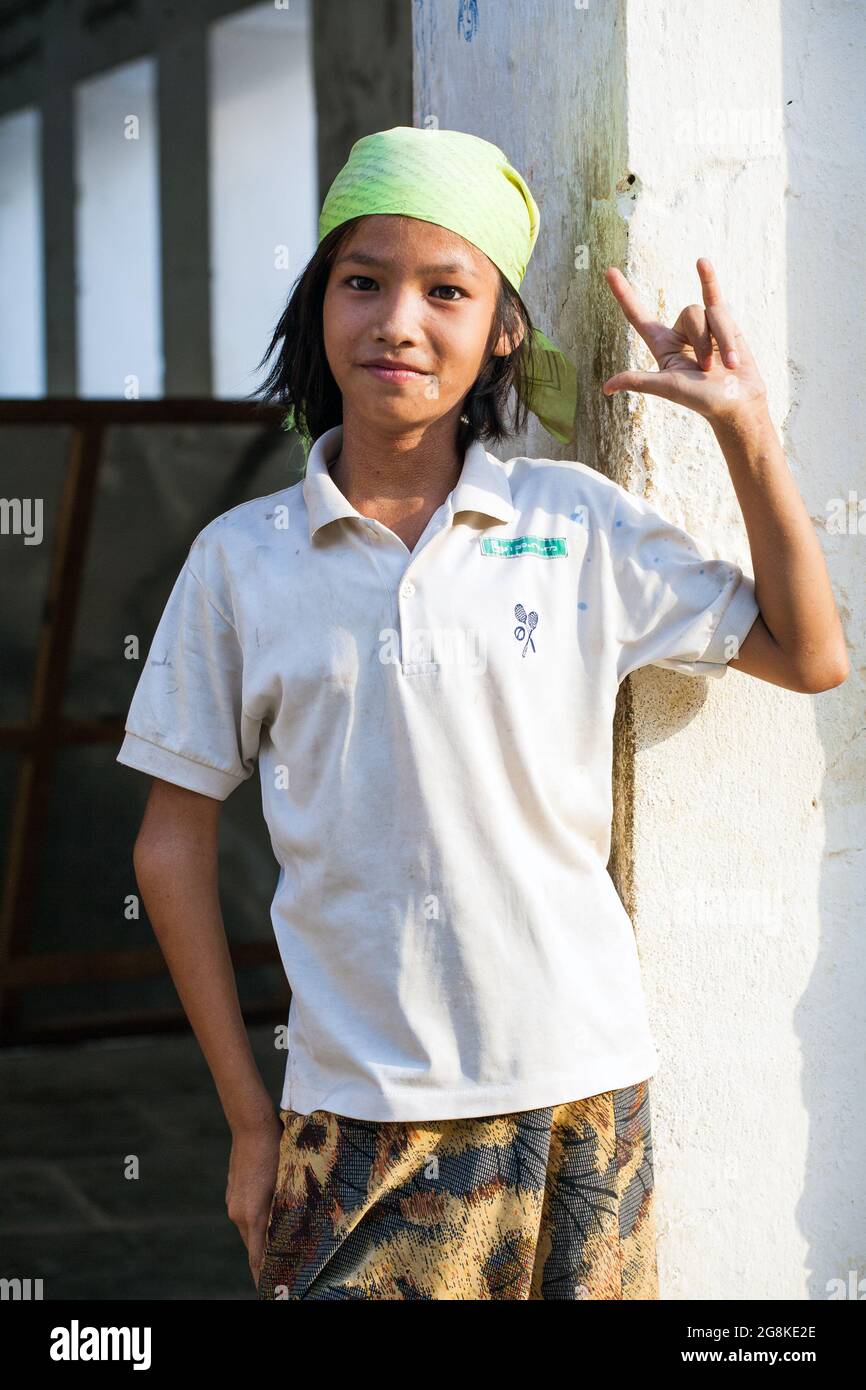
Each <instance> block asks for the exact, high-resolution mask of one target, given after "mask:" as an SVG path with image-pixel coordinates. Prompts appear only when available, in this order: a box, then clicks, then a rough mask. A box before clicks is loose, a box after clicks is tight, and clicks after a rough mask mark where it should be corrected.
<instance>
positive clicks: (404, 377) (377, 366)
mask: <svg viewBox="0 0 866 1390" xmlns="http://www.w3.org/2000/svg"><path fill="white" fill-rule="evenodd" d="M360 365H361V366H362V367H363V368H364V371H365V372H369V373H370V374H371V376H377V377H378V378H379V380H380V381H393V382H395V383H398V382H402V381H419V380H420V379H421V378H422V377H425V376H429V372H420V371H417V370H416V369H415V368H414V367H386V366H384V365H383V364H381V363H379V362H362V363H361V364H360Z"/></svg>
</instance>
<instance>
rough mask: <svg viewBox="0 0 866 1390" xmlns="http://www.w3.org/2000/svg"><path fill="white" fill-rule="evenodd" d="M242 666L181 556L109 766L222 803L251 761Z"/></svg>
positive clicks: (230, 630) (227, 629) (251, 725)
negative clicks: (118, 765)
mask: <svg viewBox="0 0 866 1390" xmlns="http://www.w3.org/2000/svg"><path fill="white" fill-rule="evenodd" d="M243 665H244V663H243V651H242V648H241V643H240V641H239V638H238V634H237V632H236V630H235V627H234V625H233V623H232V621H231V619H230V618H229V617H228V616H227V615H226V614H225V613H224V612H223V611H222V610H221V609H220V608H218V607H217V606H216V604H215V603H214V601H213V600H212V599H211V597H210V596H209V594H208V592H207V590H206V589H205V587H204V585H203V583H202V581H201V580H200V579H199V578H198V576H197V575H196V574H195V573H194V571H193V569H192V566H191V563H190V558H189V556H188V557H187V559H186V561H185V562H184V565H183V568H182V569H181V571H180V574H179V575H178V577H177V579H176V580H175V583H174V587H173V588H172V591H171V594H170V595H169V599H168V602H167V604H166V606H165V609H164V611H163V614H162V617H161V618H160V621H159V625H158V627H157V629H156V633H155V634H154V638H153V642H152V643H151V647H150V651H149V652H148V655H147V660H146V662H145V665H144V669H143V670H142V672H141V675H140V676H139V680H138V684H137V686H136V688H135V692H134V694H133V697H132V703H131V704H130V707H129V713H128V715H127V719H126V725H125V737H124V739H123V742H122V744H121V747H120V751H119V753H118V754H117V762H119V763H124V764H125V765H126V766H127V767H133V768H136V769H138V770H139V771H140V772H146V773H149V774H150V776H152V777H160V778H162V779H163V780H165V781H166V782H174V783H176V784H177V785H178V786H181V787H188V788H189V789H190V791H196V792H202V793H203V794H204V795H205V796H212V797H215V798H216V799H217V800H218V801H224V800H225V799H226V797H227V796H229V795H230V794H231V793H232V792H233V791H234V789H235V788H236V787H237V786H239V785H240V783H241V782H243V781H245V780H246V779H247V778H248V777H249V776H250V775H251V774H252V772H253V771H254V769H255V765H256V760H257V758H258V748H259V738H260V734H261V724H260V721H257V720H253V719H250V718H249V717H248V716H247V715H246V714H245V712H244V708H243Z"/></svg>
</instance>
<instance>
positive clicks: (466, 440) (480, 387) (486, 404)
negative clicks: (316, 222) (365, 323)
mask: <svg viewBox="0 0 866 1390" xmlns="http://www.w3.org/2000/svg"><path fill="white" fill-rule="evenodd" d="M359 221H360V218H357V217H355V218H352V219H351V220H350V221H348V222H344V223H342V224H341V225H340V226H339V227H335V228H334V229H333V231H331V232H330V233H329V234H328V235H327V236H326V237H324V238H323V240H322V242H321V243H320V245H319V246H318V247H317V249H316V251H315V253H314V255H313V256H312V257H311V258H310V260H309V261H308V262H307V265H306V266H305V267H304V269H303V271H302V272H301V274H300V275H299V276H298V278H297V280H296V281H295V283H294V285H293V286H292V290H291V293H290V295H289V299H288V302H287V304H286V307H285V309H284V310H283V312H282V314H281V315H280V317H279V320H278V321H277V325H276V327H275V329H274V332H273V335H272V337H271V341H270V343H269V344H268V347H267V350H266V352H265V354H264V356H263V357H262V358H261V360H260V361H259V362H258V363H257V364H256V370H257V371H260V370H261V369H262V368H263V367H264V365H265V363H266V362H267V361H268V359H269V358H270V357H271V356H272V355H273V353H274V351H275V349H276V348H277V346H278V344H281V346H280V349H279V352H278V354H277V356H276V358H275V360H274V363H273V365H272V366H271V369H270V371H269V372H268V375H267V377H266V378H265V380H264V382H263V383H262V385H261V387H259V388H258V389H257V390H256V391H254V392H251V393H250V394H251V395H255V396H258V395H259V392H262V393H263V394H262V395H261V399H262V400H263V401H264V402H265V403H268V402H275V403H277V404H281V405H285V406H286V408H287V410H288V409H291V410H292V411H293V412H294V421H295V424H296V425H298V426H300V427H303V428H304V429H306V431H307V433H308V434H309V435H310V436H311V438H312V439H318V437H319V436H320V435H321V434H324V432H325V430H328V429H331V428H332V427H333V426H334V425H340V424H342V422H343V398H342V394H341V392H340V388H339V387H338V385H337V383H336V381H335V380H334V377H333V374H332V372H331V369H330V367H329V366H328V359H327V356H326V355H325V341H324V329H323V324H322V311H323V305H324V299H325V289H326V287H327V284H328V277H329V275H330V271H331V266H332V264H333V262H334V259H335V257H336V255H337V252H338V251H339V249H340V246H341V245H342V243H343V241H344V240H345V239H346V238H347V237H348V236H349V234H350V232H351V231H352V229H353V228H354V227H355V226H356V225H357V223H358V222H359ZM521 327H522V329H523V336H522V338H521V341H520V342H519V344H518V346H517V347H516V348H515V349H514V351H513V352H511V353H509V354H508V355H507V356H504V357H501V356H493V347H494V346H495V344H496V343H497V341H498V339H499V337H500V334H501V333H502V332H503V331H504V332H505V333H507V334H508V335H509V337H510V338H511V340H512V341H514V339H515V338H516V337H517V336H518V334H519V331H520V329H521ZM531 337H532V320H531V319H530V317H529V311H528V310H527V308H526V305H525V304H524V303H523V300H522V299H521V298H520V295H519V294H518V293H517V291H516V290H515V289H514V287H513V286H512V285H511V284H510V283H509V282H508V280H506V278H505V276H504V275H503V274H502V272H501V271H499V294H498V296H497V301H496V307H495V309H494V313H493V322H492V324H491V329H490V337H489V339H488V345H487V352H488V357H487V360H486V361H485V363H484V366H483V367H482V369H481V371H480V372H479V374H478V376H477V378H476V380H475V382H474V383H473V385H472V387H471V389H470V390H469V392H468V393H467V395H466V397H465V399H464V401H463V409H462V414H461V418H460V422H459V425H458V436H457V447H458V448H459V449H460V451H461V452H463V451H465V449H466V448H467V447H468V445H469V444H470V443H471V442H472V441H473V440H475V439H481V440H491V441H499V440H503V439H507V438H508V437H509V435H510V434H512V433H518V432H519V431H521V430H522V429H523V428H524V426H525V425H526V420H527V416H528V413H529V412H528V407H527V405H526V402H525V400H523V399H521V396H520V395H519V394H518V387H519V388H520V390H521V391H522V392H525V391H526V389H527V387H528V381H529V370H530V352H529V345H530V341H531ZM512 388H514V392H515V401H514V405H513V407H512V425H511V428H509V426H508V423H507V413H506V411H507V402H508V396H509V392H510V391H511V389H512Z"/></svg>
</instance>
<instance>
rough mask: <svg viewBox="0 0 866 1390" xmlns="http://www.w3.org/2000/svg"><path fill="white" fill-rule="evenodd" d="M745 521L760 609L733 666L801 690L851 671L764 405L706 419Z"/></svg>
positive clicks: (814, 543)
mask: <svg viewBox="0 0 866 1390" xmlns="http://www.w3.org/2000/svg"><path fill="white" fill-rule="evenodd" d="M710 423H711V425H712V428H713V432H714V434H715V436H716V439H717V440H718V442H719V447H720V448H721V450H722V453H723V454H724V456H725V461H726V463H727V465H728V468H729V470H730V474H731V481H732V482H733V485H734V490H735V491H736V494H737V500H738V501H739V503H740V508H741V510H742V513H743V519H744V521H745V523H746V531H747V533H748V537H749V547H750V550H751V555H752V565H753V568H754V573H755V598H756V599H757V601H758V606H759V607H760V610H761V612H760V615H759V617H758V618H756V620H755V622H754V624H753V626H752V628H751V629H750V631H749V634H748V636H747V637H746V638H745V640H744V641H743V643H742V644H741V646H740V649H739V652H738V653H737V656H736V657H732V658H731V660H730V663H729V664H730V666H731V667H733V668H734V669H735V670H737V669H738V670H740V671H744V672H745V673H746V674H747V675H751V676H757V677H758V678H759V679H760V680H765V681H769V682H771V684H773V685H781V686H785V687H786V688H787V689H788V690H796V691H799V692H801V693H803V694H816V693H817V692H818V691H821V690H830V689H831V688H832V687H833V686H837V685H841V684H842V682H843V681H844V680H845V678H846V676H847V675H848V671H849V666H850V663H849V660H848V652H847V649H846V644H845V634H844V631H843V628H842V623H841V620H840V618H839V613H838V610H837V608H836V601H835V599H834V597H833V590H832V587H831V584H830V576H829V574H828V573H827V565H826V563H825V560H824V554H823V551H822V549H821V543H820V541H819V540H818V537H817V535H816V533H815V528H814V526H813V524H812V521H811V518H810V516H809V513H808V511H807V510H806V506H805V504H804V502H803V499H802V497H801V496H800V493H799V491H798V489H797V484H796V483H795V481H794V478H793V475H792V473H791V470H790V468H789V467H788V463H787V460H786V458H785V455H784V452H783V450H782V446H781V444H780V442H779V439H778V437H777V435H776V432H775V430H774V428H773V424H772V421H771V419H770V416H769V413H768V412H767V410H766V408H765V406H763V405H762V406H761V407H760V408H758V409H757V410H755V411H753V412H744V413H743V414H742V415H740V416H737V417H736V418H735V419H733V420H727V421H724V422H720V421H711V422H710Z"/></svg>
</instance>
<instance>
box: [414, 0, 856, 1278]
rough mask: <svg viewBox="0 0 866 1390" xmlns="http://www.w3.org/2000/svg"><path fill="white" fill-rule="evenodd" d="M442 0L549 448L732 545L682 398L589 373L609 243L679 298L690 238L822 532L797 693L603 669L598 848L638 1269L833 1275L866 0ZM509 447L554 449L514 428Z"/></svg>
mask: <svg viewBox="0 0 866 1390" xmlns="http://www.w3.org/2000/svg"><path fill="white" fill-rule="evenodd" d="M454 8H455V7H454V6H452V4H451V3H450V0H423V3H422V4H420V5H419V7H418V11H417V12H416V20H415V44H416V59H415V81H416V90H415V121H416V124H423V123H424V121H425V120H429V118H430V116H431V115H432V116H435V118H436V119H437V120H438V123H439V124H440V125H441V126H444V127H454V128H459V129H464V130H469V131H472V132H474V133H476V134H478V135H481V136H484V137H485V138H487V139H491V140H493V141H495V142H496V143H497V144H499V145H500V146H501V147H502V148H503V149H505V151H506V153H508V155H509V157H510V158H511V159H512V161H513V162H514V163H515V164H516V166H517V167H518V168H519V169H520V170H521V172H523V173H524V174H525V175H526V177H527V179H528V181H529V183H530V185H531V187H532V189H533V192H534V194H535V196H536V199H537V201H538V202H539V204H540V206H541V211H542V223H541V237H540V241H539V245H538V248H537V250H536V253H535V256H534V258H533V262H532V265H531V267H530V272H529V274H528V275H527V278H526V281H525V282H524V286H523V290H524V292H525V295H526V298H527V302H528V304H529V307H530V310H531V312H533V314H534V317H535V319H536V321H537V322H538V323H539V324H540V326H542V327H544V328H545V330H546V331H548V332H549V333H550V334H551V335H552V336H553V337H554V338H556V339H557V341H559V342H560V343H561V344H562V346H563V347H564V348H567V349H569V350H571V351H572V352H573V354H574V356H575V359H576V360H577V362H578V365H579V369H580V372H581V377H582V396H581V403H580V410H579V419H578V424H577V445H576V447H575V449H574V450H572V451H571V453H572V456H575V455H576V456H577V457H579V458H581V459H583V460H584V461H585V462H587V463H591V464H593V465H594V466H596V467H598V468H599V469H601V470H602V471H603V472H605V473H608V474H609V475H610V476H613V477H615V478H616V479H617V480H618V481H621V482H623V483H625V484H627V485H628V486H629V487H630V488H631V489H632V490H634V491H635V492H638V493H643V494H645V495H646V496H648V497H649V498H650V499H651V501H652V502H653V504H654V505H655V506H656V507H657V508H658V509H659V510H661V511H663V512H665V513H666V514H667V515H668V516H670V517H671V519H673V520H674V521H677V522H678V523H679V524H681V525H683V526H685V527H686V528H687V529H688V530H690V531H692V533H693V534H694V535H695V536H696V537H697V538H698V539H699V541H700V542H701V543H703V544H704V545H706V546H707V547H709V548H710V549H711V550H712V552H713V554H715V555H717V556H719V557H721V558H726V559H732V560H735V561H737V562H738V563H740V564H742V565H743V566H744V568H745V569H746V570H747V572H749V573H752V570H751V564H750V560H749V551H748V543H747V538H746V533H745V528H744V526H743V523H742V519H741V516H740V512H739V507H738V504H737V501H736V495H735V493H734V490H733V486H732V484H731V482H730V479H729V476H728V473H727V469H726V466H725V463H724V460H723V458H722V455H721V453H720V451H719V449H718V446H717V445H716V443H715V439H714V437H713V435H712V433H711V431H710V430H709V427H708V426H707V425H706V423H705V422H704V421H702V420H701V419H700V418H699V417H697V416H696V415H694V414H692V413H690V412H687V411H685V410H681V409H680V408H678V407H676V406H671V405H668V404H666V403H664V402H662V401H659V400H655V399H653V398H652V397H639V396H636V395H631V396H628V397H619V398H617V400H616V402H615V403H613V404H612V403H611V402H607V401H604V400H603V399H602V398H601V396H600V391H599V387H600V383H601V381H602V380H604V379H605V378H606V377H607V376H609V375H612V374H613V372H615V371H617V370H621V369H622V368H623V367H625V366H626V365H628V364H629V362H632V363H640V364H642V365H646V366H651V359H649V358H648V356H647V355H645V354H646V351H647V350H646V349H645V348H644V347H643V344H642V343H641V342H640V340H638V342H637V343H635V342H634V341H633V338H634V335H633V334H632V333H631V330H630V329H629V330H628V332H626V330H625V327H624V321H623V320H622V316H621V314H620V311H619V308H618V306H617V305H616V304H615V302H614V301H613V298H612V296H611V294H610V291H609V290H608V289H607V286H606V285H605V283H604V280H603V272H604V268H605V266H607V265H610V264H616V265H619V266H620V268H621V269H623V270H624V272H625V274H626V275H627V276H628V278H629V279H630V281H631V282H632V284H634V285H635V287H636V288H637V290H638V292H639V293H640V295H641V296H642V298H643V299H644V300H645V302H646V303H647V304H649V305H651V306H652V307H653V308H654V309H656V311H657V312H658V314H659V315H660V316H661V317H663V318H664V319H665V321H666V322H668V323H672V322H673V321H674V319H675V318H676V315H677V314H678V312H679V310H680V309H681V308H683V307H685V305H687V304H689V303H694V302H698V303H699V302H700V284H699V281H698V278H697V272H696V270H695V261H696V259H697V257H698V256H700V255H707V256H709V257H710V259H711V260H712V261H713V263H714V264H715V266H716V269H717V271H718V273H719V275H720V278H721V283H722V286H723V288H724V290H725V291H726V293H727V294H728V297H729V300H730V302H731V305H732V307H733V310H734V313H735V316H736V317H737V319H738V320H739V322H740V325H741V327H742V328H743V330H744V332H745V333H746V334H747V336H748V339H749V342H750V344H751V346H752V349H753V351H754V352H755V354H756V357H757V359H758V362H759V365H760V367H761V370H762V373H763V375H764V378H765V380H766V382H767V384H768V388H769V392H770V406H771V412H772V415H773V419H774V422H775V424H776V425H777V427H778V428H780V429H781V430H782V431H783V435H782V437H783V443H784V445H785V448H786V453H787V457H788V460H789V464H790V466H791V468H792V470H793V471H794V474H795V477H796V479H797V482H798V485H799V487H800V490H801V492H802V494H803V496H804V498H805V501H806V505H807V507H808V509H809V512H810V514H811V515H812V517H813V519H814V521H815V524H816V528H817V530H818V533H819V535H820V536H821V540H822V543H823V545H824V549H825V554H826V555H827V558H828V562H829V565H830V571H831V575H832V577H833V580H834V585H835V589H836V593H837V595H838V599H839V603H840V608H841V612H842V616H843V621H844V623H845V628H846V632H847V635H848V639H849V642H850V644H851V647H852V653H853V654H852V673H851V676H850V677H849V679H848V681H847V682H846V684H845V685H844V686H842V687H840V688H839V689H837V690H835V691H830V692H827V693H825V694H823V695H818V696H804V695H796V694H793V693H790V692H787V691H784V690H780V689H778V688H776V687H773V686H770V685H767V684H765V683H762V682H758V681H755V680H753V679H751V678H749V677H746V676H743V675H742V674H740V673H738V672H735V671H729V672H728V673H727V674H726V676H725V677H724V678H723V679H722V680H721V681H715V682H714V681H702V680H699V679H695V678H691V677H685V676H679V675H677V674H675V673H673V672H667V671H662V670H659V669H655V668H649V669H644V670H642V671H639V672H637V673H635V675H634V676H633V677H631V678H629V680H628V681H627V682H626V683H625V684H624V687H623V690H622V692H621V701H620V705H619V708H618V720H617V723H618V729H619V731H620V736H619V740H618V754H617V767H616V769H615V785H616V790H617V797H618V808H617V822H616V844H615V851H614V854H613V856H612V870H613V871H614V872H615V877H616V881H617V884H618V886H619V888H620V892H621V893H622V895H623V898H624V901H625V902H626V906H627V907H628V909H629V911H630V913H631V915H632V920H633V921H634V923H635V928H636V931H637V934H638V943H639V949H640V953H641V960H642V969H643V977H644V983H645V988H646V993H647V997H648V1003H649V1008H650V1014H651V1018H652V1022H653V1029H654V1033H655V1036H656V1040H657V1043H658V1047H659V1052H660V1056H661V1066H660V1068H659V1071H658V1072H657V1074H656V1077H655V1079H654V1082H653V1086H652V1097H653V1099H652V1106H653V1123H654V1138H655V1157H656V1181H657V1188H658V1215H659V1267H660V1276H661V1293H662V1297H663V1298H665V1299H689V1298H699V1299H721V1298H733V1299H769V1298H783V1299H808V1298H817V1299H820V1298H826V1297H827V1296H828V1293H829V1292H830V1287H829V1285H830V1281H833V1280H836V1279H838V1280H842V1281H846V1282H847V1280H848V1278H849V1271H850V1270H852V1269H853V1270H854V1271H855V1272H856V1274H857V1276H858V1277H859V1278H863V1277H864V1276H866V1214H864V1203H863V1200H862V1186H863V1184H862V1178H861V1176H860V1175H861V1172H862V1168H863V1159H864V1148H866V1128H864V1109H863V1099H862V1098H863V1095H864V1091H866V1087H864V1079H866V1078H864V1070H866V1049H864V1046H863V1035H864V1014H866V1008H864V1002H863V1000H864V991H863V981H864V975H866V970H864V967H866V941H864V936H863V932H862V930H861V924H862V920H863V916H864V912H863V907H864V900H866V892H864V855H863V824H864V818H863V814H862V813H863V788H864V778H863V757H864V740H863V719H862V705H863V674H864V665H863V656H862V652H863V649H864V632H863V617H862V612H855V611H854V609H855V595H856V594H857V593H858V592H859V591H861V590H862V576H863V549H864V545H866V538H864V536H860V535H858V534H850V533H848V534H844V535H837V536H833V535H828V534H827V532H826V529H825V522H826V517H827V511H828V501H829V499H831V498H834V497H841V498H847V496H848V492H849V490H850V489H856V488H857V486H858V480H859V484H860V490H861V494H862V493H863V491H864V487H863V482H862V477H863V473H862V463H861V452H862V438H863V393H862V385H861V373H860V370H859V366H858V363H857V360H856V346H854V345H855V344H856V342H857V341H858V339H859V332H858V323H857V322H856V319H855V316H856V315H857V313H858V309H859V306H860V305H862V303H863V298H864V296H863V275H864V268H863V257H862V234H861V228H862V222H863V209H862V203H863V198H864V192H863V190H864V180H863V177H862V174H863V163H864V160H863V134H862V132H863V131H864V129H866V123H864V120H863V104H864V102H863V90H862V81H861V80H860V77H859V76H858V72H859V68H860V61H861V60H860V57H859V55H860V54H861V53H862V51H863V38H864V35H863V28H864V11H863V9H862V7H856V6H853V5H847V4H843V3H841V2H837V3H831V2H830V0H825V2H824V3H822V2H821V0H818V2H817V3H816V4H813V5H812V6H810V7H806V6H795V5H785V6H784V7H782V9H781V10H780V8H779V6H778V5H777V4H776V3H775V0H771V2H770V3H763V4H761V5H755V4H754V3H753V2H751V0H732V3H730V4H728V5H725V6H719V5H716V4H714V3H713V2H712V0H672V2H671V3H668V4H666V5H665V6H663V7H659V6H658V5H657V4H655V3H651V0H622V3H620V4H608V5H601V6H599V5H595V6H590V7H589V8H588V9H580V8H579V7H577V6H576V5H574V3H573V0H544V3H541V0H535V3H533V4H531V5H529V6H527V5H526V4H525V3H518V2H517V0H497V3H496V5H495V6H494V5H492V4H484V3H483V0H479V3H478V4H477V6H475V7H474V10H473V21H472V24H471V26H470V27H469V31H467V28H466V27H464V29H463V30H462V32H461V31H459V30H458V29H457V28H456V26H455V24H454ZM858 132H859V134H858ZM583 245H585V246H586V247H587V256H588V264H587V269H586V270H585V271H582V270H580V269H578V268H576V267H575V259H576V257H575V248H576V247H580V246H583ZM577 259H579V257H578V258H577ZM630 354H631V355H630ZM521 449H525V451H526V452H528V453H531V454H542V453H543V454H545V455H547V456H551V457H567V456H568V454H567V452H566V451H565V450H563V449H562V448H561V447H560V446H558V445H557V444H556V443H555V441H552V440H551V439H550V437H549V436H547V435H545V434H543V433H542V432H540V431H539V430H538V429H537V428H534V429H533V431H532V433H531V434H530V435H529V436H528V438H527V439H526V440H525V441H518V442H517V443H516V444H515V446H514V448H513V452H519V451H520V450H521ZM864 512H866V504H864ZM862 524H863V528H864V532H866V516H864V519H863V523H862ZM858 580H859V589H858ZM864 1287H866V1285H864Z"/></svg>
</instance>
